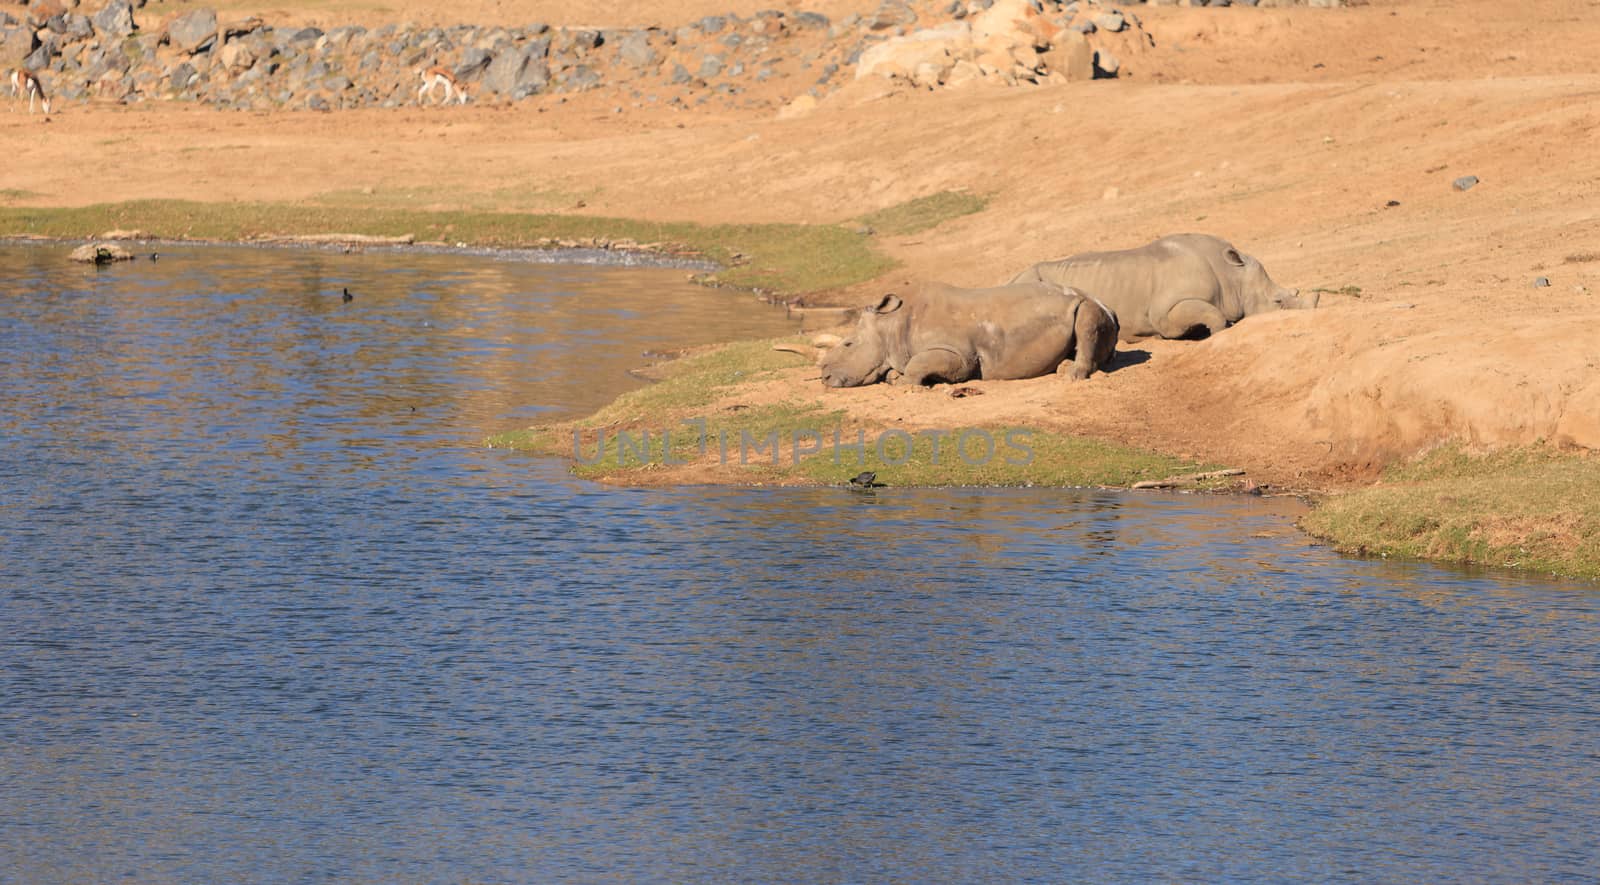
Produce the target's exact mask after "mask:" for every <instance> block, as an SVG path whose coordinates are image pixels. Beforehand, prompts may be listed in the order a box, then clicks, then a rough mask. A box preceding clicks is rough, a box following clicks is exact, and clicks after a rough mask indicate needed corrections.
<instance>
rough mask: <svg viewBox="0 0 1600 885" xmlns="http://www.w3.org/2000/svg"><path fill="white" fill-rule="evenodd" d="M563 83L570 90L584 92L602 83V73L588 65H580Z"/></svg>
mask: <svg viewBox="0 0 1600 885" xmlns="http://www.w3.org/2000/svg"><path fill="white" fill-rule="evenodd" d="M561 85H562V87H563V88H564V89H566V90H567V91H568V92H583V91H584V90H587V89H593V88H595V87H596V86H599V85H600V74H599V73H597V72H596V71H595V70H594V69H593V68H590V67H589V66H588V65H578V66H577V67H575V68H573V69H572V70H571V71H570V72H569V73H568V74H567V75H566V77H565V78H564V79H563V81H562V83H561Z"/></svg>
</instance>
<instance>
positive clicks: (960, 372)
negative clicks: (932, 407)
mask: <svg viewBox="0 0 1600 885" xmlns="http://www.w3.org/2000/svg"><path fill="white" fill-rule="evenodd" d="M973 374H974V373H973V371H972V367H971V366H970V364H969V363H968V362H967V361H966V360H964V359H962V358H961V356H960V355H959V354H957V353H956V352H955V351H953V350H924V351H922V352H921V353H918V354H917V355H916V356H914V357H912V358H911V360H910V361H909V362H907V363H906V372H905V383H906V384H915V385H918V386H921V385H924V384H937V383H940V382H943V383H945V384H954V383H955V382H957V381H966V380H967V379H969V378H971V377H972V376H973Z"/></svg>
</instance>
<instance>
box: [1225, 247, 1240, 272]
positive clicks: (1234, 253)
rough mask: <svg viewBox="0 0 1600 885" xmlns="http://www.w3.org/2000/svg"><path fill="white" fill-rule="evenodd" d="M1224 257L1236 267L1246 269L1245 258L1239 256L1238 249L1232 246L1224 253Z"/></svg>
mask: <svg viewBox="0 0 1600 885" xmlns="http://www.w3.org/2000/svg"><path fill="white" fill-rule="evenodd" d="M1222 257H1223V259H1224V260H1225V261H1227V262H1228V263H1229V264H1231V265H1233V266H1234V267H1244V257H1243V256H1241V255H1240V254H1239V250H1238V249H1235V248H1233V247H1232V246H1229V247H1228V250H1227V251H1226V252H1223V253H1222Z"/></svg>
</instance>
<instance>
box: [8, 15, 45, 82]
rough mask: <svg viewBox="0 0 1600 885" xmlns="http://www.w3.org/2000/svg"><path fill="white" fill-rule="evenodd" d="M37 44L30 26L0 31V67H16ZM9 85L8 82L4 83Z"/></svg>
mask: <svg viewBox="0 0 1600 885" xmlns="http://www.w3.org/2000/svg"><path fill="white" fill-rule="evenodd" d="M38 45H39V41H38V40H37V39H35V37H34V35H33V29H32V28H7V29H5V30H3V31H0V67H4V68H16V67H21V66H22V60H23V59H25V58H27V57H28V56H29V55H32V54H33V49H34V47H36V46H38ZM5 85H7V86H9V85H10V84H9V83H8V84H5Z"/></svg>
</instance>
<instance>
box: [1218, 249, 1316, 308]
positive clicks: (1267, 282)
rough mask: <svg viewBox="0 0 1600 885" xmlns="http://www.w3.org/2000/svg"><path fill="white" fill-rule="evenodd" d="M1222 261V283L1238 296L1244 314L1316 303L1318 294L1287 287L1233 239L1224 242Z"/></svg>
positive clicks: (1219, 269) (1301, 306)
mask: <svg viewBox="0 0 1600 885" xmlns="http://www.w3.org/2000/svg"><path fill="white" fill-rule="evenodd" d="M1221 245H1222V247H1223V249H1222V261H1221V267H1219V268H1218V273H1219V274H1220V275H1221V277H1222V280H1223V285H1224V287H1225V288H1227V289H1231V290H1232V291H1233V292H1234V294H1235V295H1236V296H1237V298H1238V299H1239V308H1240V310H1241V311H1242V313H1241V315H1242V316H1249V315H1251V314H1256V313H1265V312H1267V311H1269V310H1300V309H1306V310H1309V309H1311V308H1313V307H1316V306H1317V300H1318V298H1320V297H1321V296H1319V295H1318V294H1317V293H1316V292H1312V293H1311V294H1310V295H1309V296H1306V295H1301V294H1300V290H1299V289H1285V288H1284V287H1282V286H1280V285H1278V284H1277V283H1274V282H1273V281H1272V277H1269V276H1267V269H1266V268H1265V267H1263V266H1262V265H1261V262H1260V261H1257V260H1256V258H1255V256H1253V255H1244V254H1242V253H1240V252H1239V250H1238V249H1235V248H1234V247H1233V245H1232V244H1231V243H1222V244H1221Z"/></svg>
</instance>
